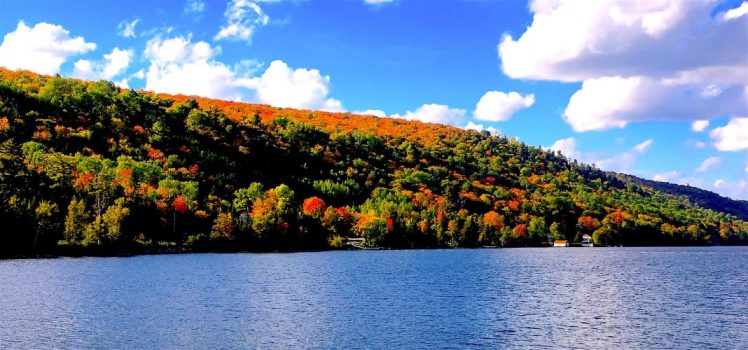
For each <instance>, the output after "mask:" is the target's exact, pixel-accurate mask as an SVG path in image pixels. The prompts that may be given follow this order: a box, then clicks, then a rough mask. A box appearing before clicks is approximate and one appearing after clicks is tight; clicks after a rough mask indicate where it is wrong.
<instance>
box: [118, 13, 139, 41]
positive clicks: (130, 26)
mask: <svg viewBox="0 0 748 350" xmlns="http://www.w3.org/2000/svg"><path fill="white" fill-rule="evenodd" d="M139 22H140V19H139V18H136V19H134V20H132V21H129V22H128V21H122V22H119V24H118V25H117V34H118V35H119V36H121V37H123V38H134V37H135V26H136V25H138V23H139Z"/></svg>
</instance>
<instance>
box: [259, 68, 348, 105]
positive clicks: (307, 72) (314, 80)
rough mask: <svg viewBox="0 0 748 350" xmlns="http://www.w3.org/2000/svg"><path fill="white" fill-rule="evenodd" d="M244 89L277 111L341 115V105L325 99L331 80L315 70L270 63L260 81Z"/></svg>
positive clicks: (334, 100)
mask: <svg viewBox="0 0 748 350" xmlns="http://www.w3.org/2000/svg"><path fill="white" fill-rule="evenodd" d="M245 85H246V86H248V87H252V88H254V89H256V90H257V99H258V101H260V102H262V103H267V104H271V105H274V106H279V107H291V108H302V109H321V110H326V111H342V110H343V106H342V103H341V102H340V101H338V100H336V99H334V98H328V97H327V95H328V93H329V92H330V77H329V76H327V75H322V74H320V72H319V70H316V69H305V68H296V69H293V68H291V67H289V66H288V65H287V64H286V63H285V62H283V61H279V60H276V61H273V62H272V63H270V66H269V67H268V68H267V70H265V72H264V73H263V74H262V76H260V77H259V78H253V79H249V80H246V82H245Z"/></svg>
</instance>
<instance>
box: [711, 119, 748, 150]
mask: <svg viewBox="0 0 748 350" xmlns="http://www.w3.org/2000/svg"><path fill="white" fill-rule="evenodd" d="M709 136H710V137H711V138H712V139H713V140H714V146H715V147H717V149H718V150H720V151H741V150H746V149H748V118H733V119H731V120H730V122H729V123H727V125H725V126H722V127H719V128H714V129H713V130H712V131H711V132H710V133H709Z"/></svg>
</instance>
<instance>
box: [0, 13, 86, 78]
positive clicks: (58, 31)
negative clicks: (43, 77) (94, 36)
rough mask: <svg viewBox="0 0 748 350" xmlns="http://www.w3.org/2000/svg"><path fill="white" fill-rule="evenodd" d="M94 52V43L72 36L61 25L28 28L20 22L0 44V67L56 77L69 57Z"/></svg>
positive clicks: (39, 25) (46, 24)
mask: <svg viewBox="0 0 748 350" xmlns="http://www.w3.org/2000/svg"><path fill="white" fill-rule="evenodd" d="M94 49H96V44H94V43H90V42H86V40H85V39H84V38H83V37H82V36H77V37H71V36H70V32H69V31H67V30H66V29H65V28H63V27H62V26H59V25H54V24H49V23H45V22H40V23H37V24H36V25H34V26H33V27H29V26H27V25H26V23H24V22H23V21H21V22H18V26H17V27H16V30H15V31H12V32H10V33H8V34H6V35H5V37H4V38H3V43H2V44H0V66H4V67H6V68H10V69H29V70H32V71H34V72H37V73H42V74H57V73H59V72H60V66H62V64H63V63H65V61H66V60H67V59H68V58H69V57H72V56H75V55H80V54H84V53H86V52H89V51H92V50H94Z"/></svg>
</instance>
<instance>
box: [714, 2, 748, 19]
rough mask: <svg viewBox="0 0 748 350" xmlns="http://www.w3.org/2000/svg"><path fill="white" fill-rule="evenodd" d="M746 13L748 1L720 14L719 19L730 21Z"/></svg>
mask: <svg viewBox="0 0 748 350" xmlns="http://www.w3.org/2000/svg"><path fill="white" fill-rule="evenodd" d="M747 13H748V1H743V3H742V4H740V6H739V7H736V8H734V9H729V10H727V11H725V12H724V13H723V14H722V16H720V18H722V20H723V21H731V20H733V19H736V18H740V17H743V16H745V15H746V14H747Z"/></svg>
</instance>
